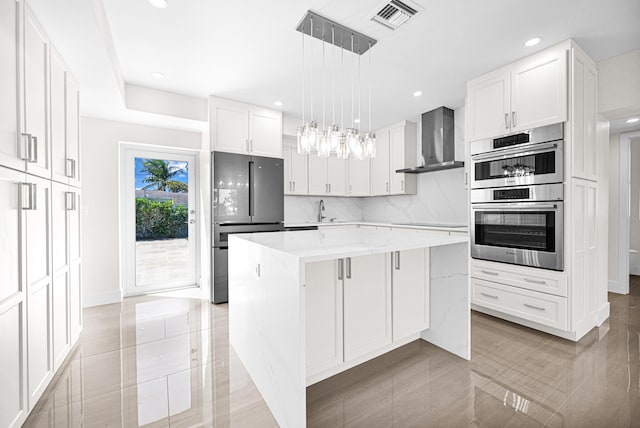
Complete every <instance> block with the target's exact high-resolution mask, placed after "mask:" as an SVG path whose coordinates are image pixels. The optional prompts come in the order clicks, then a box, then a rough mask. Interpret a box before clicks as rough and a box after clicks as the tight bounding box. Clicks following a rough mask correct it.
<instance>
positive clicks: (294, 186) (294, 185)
mask: <svg viewBox="0 0 640 428" xmlns="http://www.w3.org/2000/svg"><path fill="white" fill-rule="evenodd" d="M292 183H293V189H292V192H295V191H296V182H295V181H292Z"/></svg>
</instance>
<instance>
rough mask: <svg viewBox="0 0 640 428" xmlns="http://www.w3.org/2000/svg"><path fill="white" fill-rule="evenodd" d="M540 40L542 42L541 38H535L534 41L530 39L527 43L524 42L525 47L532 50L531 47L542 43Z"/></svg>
mask: <svg viewBox="0 0 640 428" xmlns="http://www.w3.org/2000/svg"><path fill="white" fill-rule="evenodd" d="M540 40H542V39H541V38H540V37H534V38H533V39H529V40H527V41H526V42H524V45H525V46H526V47H528V48H530V47H531V46H535V45H537V44H538V43H540Z"/></svg>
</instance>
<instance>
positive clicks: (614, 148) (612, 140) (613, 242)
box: [609, 134, 620, 282]
mask: <svg viewBox="0 0 640 428" xmlns="http://www.w3.org/2000/svg"><path fill="white" fill-rule="evenodd" d="M619 166H620V134H612V135H611V136H610V137H609V282H618V281H619V280H620V278H619V274H618V271H619V269H618V252H619V251H618V247H619V245H620V243H619V242H618V241H619V239H618V230H619V226H618V211H619V206H620V185H619V182H620V171H619Z"/></svg>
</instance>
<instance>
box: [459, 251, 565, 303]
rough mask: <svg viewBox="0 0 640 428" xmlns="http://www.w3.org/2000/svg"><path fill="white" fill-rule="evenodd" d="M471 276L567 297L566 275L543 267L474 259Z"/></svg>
mask: <svg viewBox="0 0 640 428" xmlns="http://www.w3.org/2000/svg"><path fill="white" fill-rule="evenodd" d="M471 276H472V277H474V278H478V279H486V280H488V281H494V282H499V283H502V284H505V285H511V286H513V287H519V288H524V289H527V290H533V291H541V292H543V293H549V294H555V295H556V296H562V297H567V277H566V275H564V274H561V273H555V272H550V271H545V270H543V269H536V268H527V267H521V266H510V265H506V264H503V263H491V262H485V261H481V260H472V261H471Z"/></svg>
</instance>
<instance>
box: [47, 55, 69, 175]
mask: <svg viewBox="0 0 640 428" xmlns="http://www.w3.org/2000/svg"><path fill="white" fill-rule="evenodd" d="M66 74H67V73H66V71H65V66H64V64H63V62H62V59H61V58H60V56H59V55H58V54H57V52H55V51H54V50H53V49H51V78H50V82H51V91H50V95H51V102H50V106H51V107H50V108H51V178H52V179H53V180H55V181H58V182H60V183H67V182H68V180H67V171H66V170H67V166H66V163H67V132H66V129H67V118H66V110H67V106H66V101H65V100H66V80H67V77H66Z"/></svg>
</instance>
